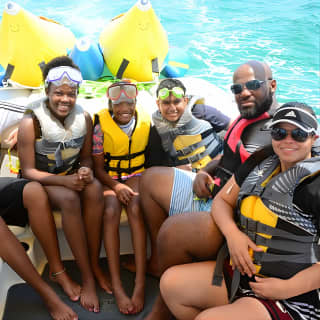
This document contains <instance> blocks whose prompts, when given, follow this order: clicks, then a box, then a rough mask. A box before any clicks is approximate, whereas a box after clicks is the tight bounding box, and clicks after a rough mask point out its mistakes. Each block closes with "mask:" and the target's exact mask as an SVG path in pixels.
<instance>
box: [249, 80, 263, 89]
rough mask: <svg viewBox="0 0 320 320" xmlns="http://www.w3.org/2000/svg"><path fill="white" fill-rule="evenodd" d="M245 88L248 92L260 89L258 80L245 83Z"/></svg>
mask: <svg viewBox="0 0 320 320" xmlns="http://www.w3.org/2000/svg"><path fill="white" fill-rule="evenodd" d="M246 87H247V89H248V90H258V89H260V87H261V84H260V81H259V80H251V81H248V82H246Z"/></svg>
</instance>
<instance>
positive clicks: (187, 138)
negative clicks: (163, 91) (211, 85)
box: [152, 97, 223, 169]
mask: <svg viewBox="0 0 320 320" xmlns="http://www.w3.org/2000/svg"><path fill="white" fill-rule="evenodd" d="M197 99H198V97H193V98H192V99H191V100H190V101H189V103H188V106H187V107H186V109H185V111H184V113H183V115H182V116H181V117H180V119H179V120H178V121H177V122H174V123H172V122H170V121H167V120H166V119H164V118H163V117H162V115H161V113H160V111H159V110H157V111H156V112H154V113H153V115H152V120H153V123H154V125H155V127H156V129H157V131H158V133H159V135H160V137H161V143H162V147H163V149H164V151H165V152H168V153H169V154H170V156H171V157H172V158H173V159H174V161H175V162H176V163H177V165H183V164H189V163H191V165H192V167H193V168H195V169H201V168H203V167H205V166H206V165H207V164H208V163H209V162H210V161H211V160H212V159H213V158H214V157H215V156H217V155H218V154H219V153H221V151H222V149H223V143H222V140H221V139H220V137H219V136H218V135H217V134H216V132H215V131H214V129H213V128H212V126H211V124H210V123H209V122H208V121H205V120H202V119H197V118H196V117H194V116H193V115H192V112H191V108H192V106H193V105H194V104H195V102H196V101H195V100H197Z"/></svg>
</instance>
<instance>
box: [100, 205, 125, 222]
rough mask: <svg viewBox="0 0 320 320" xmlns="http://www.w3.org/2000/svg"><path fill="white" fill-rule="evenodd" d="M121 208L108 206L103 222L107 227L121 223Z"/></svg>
mask: <svg viewBox="0 0 320 320" xmlns="http://www.w3.org/2000/svg"><path fill="white" fill-rule="evenodd" d="M120 216H121V208H118V206H112V205H106V206H105V209H104V214H103V222H104V224H105V225H108V224H114V223H117V224H119V223H120Z"/></svg>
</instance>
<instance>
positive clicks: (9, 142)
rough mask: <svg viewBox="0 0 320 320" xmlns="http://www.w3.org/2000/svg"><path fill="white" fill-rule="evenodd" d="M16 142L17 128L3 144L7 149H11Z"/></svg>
mask: <svg viewBox="0 0 320 320" xmlns="http://www.w3.org/2000/svg"><path fill="white" fill-rule="evenodd" d="M17 141H18V128H15V129H14V130H12V131H11V132H10V134H9V136H8V138H7V139H6V140H4V142H5V143H6V144H7V145H8V146H9V149H12V148H13V147H14V146H15V145H16V144H17Z"/></svg>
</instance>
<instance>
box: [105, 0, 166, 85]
mask: <svg viewBox="0 0 320 320" xmlns="http://www.w3.org/2000/svg"><path fill="white" fill-rule="evenodd" d="M99 43H100V47H101V49H102V52H103V56H104V60H105V63H106V65H107V67H108V69H109V70H110V72H111V73H112V74H113V75H114V76H116V77H117V78H119V79H121V78H131V79H135V80H136V81H151V80H153V73H159V69H160V67H161V65H162V63H163V61H164V59H165V57H166V55H167V53H168V49H169V44H168V38H167V34H166V32H165V30H164V28H163V27H162V25H161V23H160V21H159V19H158V18H157V16H156V14H155V12H154V10H153V8H152V6H151V4H150V1H149V0H139V1H138V2H137V3H136V4H135V5H134V6H133V7H132V8H131V9H130V10H129V11H128V12H126V13H124V14H122V15H120V16H118V17H116V18H114V19H113V20H112V21H111V22H110V23H109V24H108V25H107V26H106V27H105V29H104V30H103V31H102V32H101V34H100V39H99Z"/></svg>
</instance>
